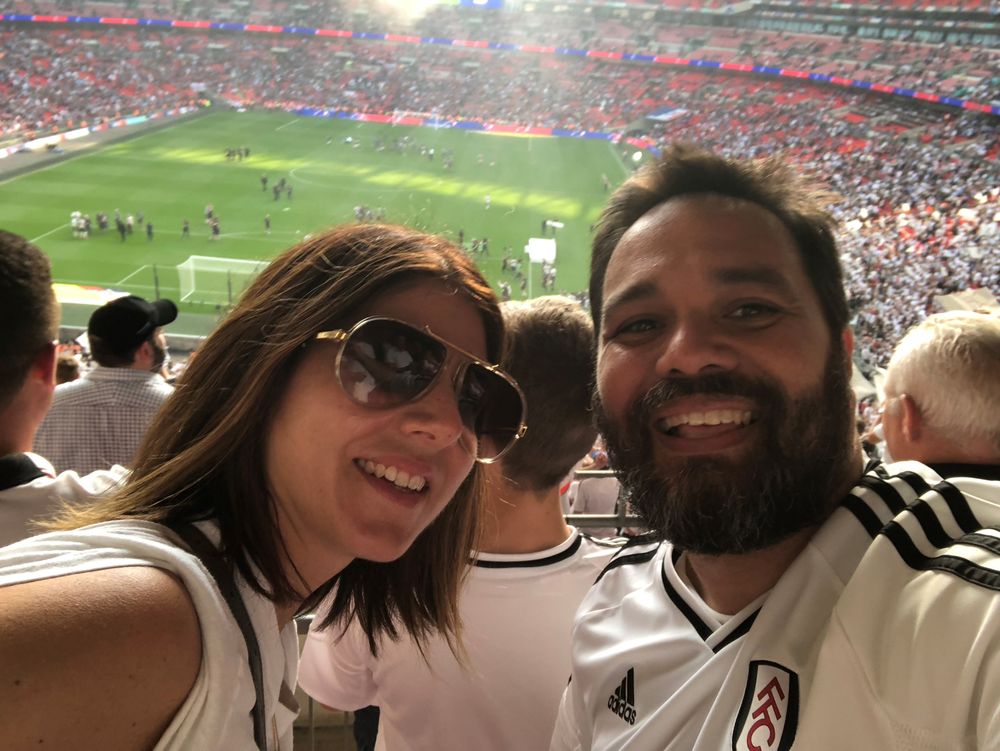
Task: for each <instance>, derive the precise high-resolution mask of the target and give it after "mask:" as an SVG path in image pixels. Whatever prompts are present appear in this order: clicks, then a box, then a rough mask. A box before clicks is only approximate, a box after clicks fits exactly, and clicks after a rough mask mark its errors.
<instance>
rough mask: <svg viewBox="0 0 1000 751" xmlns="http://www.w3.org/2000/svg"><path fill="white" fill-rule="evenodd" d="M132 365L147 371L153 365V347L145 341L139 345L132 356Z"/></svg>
mask: <svg viewBox="0 0 1000 751" xmlns="http://www.w3.org/2000/svg"><path fill="white" fill-rule="evenodd" d="M132 364H133V365H138V366H141V367H142V368H143V369H149V368H150V367H151V366H152V365H153V345H152V344H150V343H149V341H148V340H147V341H145V342H143V343H142V344H140V345H139V347H138V348H137V349H136V351H135V354H133V355H132Z"/></svg>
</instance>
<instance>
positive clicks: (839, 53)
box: [0, 0, 1000, 101]
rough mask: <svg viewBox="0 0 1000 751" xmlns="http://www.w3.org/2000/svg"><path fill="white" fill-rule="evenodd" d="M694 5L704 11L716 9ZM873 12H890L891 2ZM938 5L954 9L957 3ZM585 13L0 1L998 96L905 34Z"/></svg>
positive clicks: (4, 8)
mask: <svg viewBox="0 0 1000 751" xmlns="http://www.w3.org/2000/svg"><path fill="white" fill-rule="evenodd" d="M683 5H684V7H685V9H687V10H696V9H697V8H698V7H699V3H698V2H685V3H684V4H683ZM702 5H704V6H705V7H710V6H711V5H715V3H709V2H705V3H702ZM872 5H873V6H874V7H876V8H877V7H879V5H882V6H883V7H886V8H891V7H894V4H892V3H883V4H878V3H873V4H872ZM939 5H940V7H952V8H955V9H960V8H961V6H960V5H956V4H951V5H950V6H949V4H948V3H941V4H939ZM585 10H586V9H584V8H569V9H567V8H557V7H556V6H538V7H536V8H535V9H534V10H533V12H531V13H520V12H517V13H515V12H509V13H508V12H503V11H480V12H475V11H470V10H469V9H467V8H460V7H458V6H448V5H436V6H432V7H430V8H423V7H419V6H413V8H408V7H406V6H404V7H401V6H400V5H399V4H389V3H377V2H375V3H372V2H365V3H362V2H358V1H357V0H341V1H340V2H330V3H320V2H306V3H283V2H268V1H267V0H257V2H254V3H253V4H251V5H247V4H245V3H213V4H211V5H203V4H200V3H194V2H190V1H188V2H185V1H183V0H179V1H177V2H172V3H171V2H166V1H163V2H161V1H160V0H155V1H154V2H152V3H136V2H127V3H124V4H118V3H109V2H80V0H62V1H60V0H29V1H27V2H26V1H24V0H21V1H18V0H5V1H4V2H0V12H17V13H40V14H54V13H72V14H79V15H85V16H112V17H116V16H126V17H144V18H171V19H184V20H211V21H229V22H236V23H253V24H261V25H269V26H270V25H275V26H292V27H315V28H333V29H344V30H349V31H355V32H363V33H373V34H380V33H393V34H402V35H412V36H416V37H428V38H443V39H461V40H488V41H490V42H498V43H501V44H512V45H528V46H529V47H532V48H538V47H543V48H544V47H551V48H566V49H575V50H582V49H596V50H602V51H607V52H635V53H643V54H654V55H666V56H674V57H681V58H692V59H707V60H715V61H719V62H723V63H737V64H747V65H767V66H772V67H778V68H790V69H795V70H805V71H809V72H814V73H823V74H827V75H835V76H840V77H843V78H848V79H853V78H857V79H861V80H867V81H871V82H873V83H879V84H889V85H892V86H899V87H903V88H908V89H916V90H919V91H926V92H929V93H934V94H940V95H945V96H953V97H961V98H968V99H972V100H976V101H992V100H995V99H997V98H998V97H1000V76H997V74H996V70H997V64H998V63H1000V50H997V49H990V48H989V47H985V46H979V45H968V46H967V45H963V44H956V43H954V42H948V41H941V42H936V43H926V42H922V41H918V40H917V39H916V38H915V37H914V36H913V35H912V34H911V33H909V32H907V31H906V30H905V29H903V30H901V31H900V33H899V34H897V35H894V36H893V37H892V38H884V39H872V38H868V37H862V36H859V35H857V34H856V33H854V34H850V35H834V34H830V33H827V34H819V33H810V34H805V33H791V32H788V31H774V30H769V29H757V28H750V27H749V26H748V27H742V28H741V27H739V26H738V24H742V23H747V24H750V23H751V22H752V20H753V19H754V14H753V13H750V14H744V15H745V16H746V18H745V19H744V18H743V16H731V18H730V22H731V23H733V24H737V26H734V27H720V26H718V25H701V24H705V23H706V22H704V21H701V19H700V17H698V16H697V15H690V16H685V17H683V18H682V19H681V22H680V23H670V24H659V25H655V24H654V25H653V26H650V22H649V18H648V17H646V16H643V15H641V14H628V13H620V14H610V13H602V14H595V13H591V12H585ZM590 10H592V9H590ZM924 10H925V11H927V10H928V8H924ZM964 10H967V11H969V10H973V9H971V8H968V7H966V8H964ZM714 22H715V21H714V20H713V23H714ZM942 28H944V27H942Z"/></svg>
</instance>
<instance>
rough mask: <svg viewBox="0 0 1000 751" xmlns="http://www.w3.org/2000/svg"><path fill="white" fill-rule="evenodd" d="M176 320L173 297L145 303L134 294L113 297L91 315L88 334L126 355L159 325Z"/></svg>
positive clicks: (133, 350) (147, 337)
mask: <svg viewBox="0 0 1000 751" xmlns="http://www.w3.org/2000/svg"><path fill="white" fill-rule="evenodd" d="M175 320H177V306H176V305H174V303H173V301H172V300H155V301H154V302H148V301H146V300H143V299H142V298H141V297H136V296H135V295H127V296H125V297H119V298H117V299H116V300H112V301H111V302H109V303H108V304H107V305H104V306H102V307H100V308H98V309H97V310H95V311H94V313H93V314H92V315H91V316H90V323H89V324H88V325H87V336H94V337H97V338H99V339H100V340H101V341H103V342H104V343H105V344H106V345H107V346H108V348H109V349H111V350H112V351H113V352H114V353H115V354H117V355H122V356H125V355H129V354H131V353H133V352H135V350H136V349H137V348H138V347H139V345H140V344H142V343H143V342H144V341H146V340H147V339H149V337H150V336H151V335H152V333H153V332H154V331H155V330H156V329H158V328H159V327H160V326H166V325H167V324H168V323H173V322H174V321H175Z"/></svg>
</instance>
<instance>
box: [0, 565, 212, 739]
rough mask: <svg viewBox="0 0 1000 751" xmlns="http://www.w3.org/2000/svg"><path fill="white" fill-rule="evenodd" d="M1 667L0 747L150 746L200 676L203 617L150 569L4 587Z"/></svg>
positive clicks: (182, 592)
mask: <svg viewBox="0 0 1000 751" xmlns="http://www.w3.org/2000/svg"><path fill="white" fill-rule="evenodd" d="M0 666H2V669H0V707H3V712H2V719H0V748H11V749H13V748H73V749H76V750H77V751H90V750H91V749H93V750H94V751H98V750H100V751H109V750H110V749H115V750H117V749H121V750H122V751H125V750H126V749H128V750H132V749H149V748H152V747H153V746H154V745H155V743H156V741H157V740H158V739H159V738H160V736H161V735H162V734H163V731H164V730H165V729H166V728H167V726H168V725H169V724H170V721H171V719H173V716H174V714H175V713H176V712H177V710H178V709H179V708H180V706H181V705H182V704H183V702H184V700H185V699H186V698H187V695H188V693H189V692H190V690H191V687H192V686H193V685H194V682H195V679H196V678H197V676H198V671H199V669H200V666H201V632H200V628H199V625H198V616H197V613H196V612H195V608H194V604H193V603H192V602H191V598H190V596H189V595H188V592H187V590H186V589H185V588H184V585H183V584H181V582H180V581H179V580H178V579H176V578H175V577H174V576H173V575H172V574H170V573H168V572H166V571H163V570H161V569H157V568H153V567H149V566H133V567H127V568H116V569H108V570H104V571H94V572H89V573H83V574H74V575H71V576H63V577H59V578H55V579H45V580H42V581H37V582H30V583H27V584H19V585H13V586H10V587H5V588H0Z"/></svg>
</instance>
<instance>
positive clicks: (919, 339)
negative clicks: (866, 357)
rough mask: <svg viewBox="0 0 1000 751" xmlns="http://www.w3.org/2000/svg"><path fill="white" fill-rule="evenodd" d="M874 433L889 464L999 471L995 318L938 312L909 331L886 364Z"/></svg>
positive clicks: (999, 324) (999, 346)
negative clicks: (879, 432) (878, 427)
mask: <svg viewBox="0 0 1000 751" xmlns="http://www.w3.org/2000/svg"><path fill="white" fill-rule="evenodd" d="M882 428H883V430H884V431H885V441H886V445H887V446H888V448H889V453H890V454H892V456H893V458H894V459H898V460H903V459H912V460H915V461H919V462H923V463H924V464H930V465H931V466H933V467H935V469H938V465H942V464H943V465H955V464H961V465H979V466H983V467H986V466H990V465H992V466H994V467H996V465H1000V316H997V315H987V314H984V313H973V312H968V311H952V312H949V313H938V314H937V315H932V316H930V317H929V318H927V319H926V320H925V321H924V322H923V323H920V324H918V325H917V326H915V327H913V328H912V329H910V331H909V332H907V334H906V336H904V337H903V339H902V341H900V343H899V345H898V346H897V347H896V351H895V352H893V355H892V359H891V360H890V361H889V368H888V372H887V374H886V383H885V407H884V412H883V415H882ZM941 469H944V470H945V471H944V472H941V471H940V470H939V474H941V475H942V476H945V477H948V476H953V475H955V474H956V471H957V469H956V468H955V467H951V466H946V467H942V468H941ZM965 471H968V469H967V468H966V470H965Z"/></svg>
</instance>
